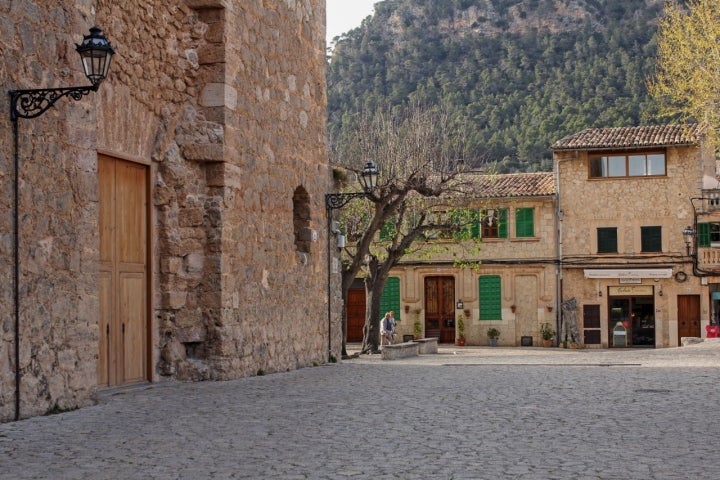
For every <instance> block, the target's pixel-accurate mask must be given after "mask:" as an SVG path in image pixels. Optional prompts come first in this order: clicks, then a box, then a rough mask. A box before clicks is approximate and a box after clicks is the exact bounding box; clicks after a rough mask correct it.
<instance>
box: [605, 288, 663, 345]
mask: <svg viewBox="0 0 720 480" xmlns="http://www.w3.org/2000/svg"><path fill="white" fill-rule="evenodd" d="M608 333H609V337H610V338H609V339H608V345H609V346H610V347H654V346H655V297H654V287H653V286H652V285H627V286H616V287H608Z"/></svg>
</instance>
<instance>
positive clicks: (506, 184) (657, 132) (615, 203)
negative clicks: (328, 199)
mask: <svg viewBox="0 0 720 480" xmlns="http://www.w3.org/2000/svg"><path fill="white" fill-rule="evenodd" d="M552 149H553V152H554V172H553V173H537V174H511V175H493V176H486V177H479V180H478V182H477V183H478V185H477V188H476V198H475V201H477V202H479V203H480V206H479V207H478V208H479V210H480V214H479V218H480V219H481V222H480V225H479V233H480V237H481V239H482V243H481V247H480V251H479V252H478V253H477V254H476V256H474V257H466V258H464V259H463V260H465V261H466V262H470V263H472V262H479V265H478V266H477V267H476V268H457V267H455V266H453V262H454V259H455V257H452V256H447V257H443V256H442V255H438V254H434V255H433V256H432V257H431V258H429V259H418V258H405V259H403V261H402V263H401V265H399V266H398V267H396V268H395V269H393V270H392V272H391V274H390V279H389V280H388V285H387V287H386V289H385V292H384V294H383V300H382V301H383V307H382V308H383V309H384V310H390V309H393V310H396V311H400V314H401V322H400V325H399V329H398V331H399V333H400V334H401V335H403V336H407V337H410V336H412V335H413V334H414V333H415V332H414V328H413V326H414V324H415V323H416V322H419V323H420V326H421V331H422V335H424V336H437V337H439V339H440V342H446V343H448V342H454V341H455V339H456V336H457V334H458V330H457V320H458V318H463V323H464V325H465V330H466V332H465V336H466V339H467V343H468V344H471V345H485V344H486V342H487V338H486V332H487V328H488V327H496V328H498V329H499V330H500V332H501V335H500V342H499V343H500V344H501V345H516V346H522V345H530V344H532V345H538V344H539V343H540V341H539V340H540V327H541V325H542V324H543V323H550V325H551V326H552V328H553V329H554V330H556V332H557V335H556V337H555V342H556V344H557V343H561V342H565V341H567V342H568V343H578V344H581V345H584V346H585V347H588V348H609V347H610V348H612V347H671V346H678V345H680V344H681V339H682V338H683V337H703V336H705V335H706V330H707V327H708V326H709V325H711V324H717V323H718V320H720V182H718V179H717V174H716V164H715V155H714V148H713V144H712V142H711V141H710V140H709V138H708V136H706V135H705V130H704V128H702V127H699V126H697V125H667V126H644V127H623V128H609V129H588V130H583V131H582V132H578V133H577V134H574V135H570V136H568V137H566V138H563V139H561V140H558V141H557V142H556V143H555V144H554V145H553V146H552ZM527 219H530V221H529V223H528V222H527ZM493 225H494V226H495V229H494V230H493V229H492V228H491V227H492V226H493ZM528 225H529V226H528ZM440 241H442V240H440ZM357 286H358V287H360V285H357ZM362 295H363V292H362V290H361V288H356V289H354V290H353V291H351V294H350V295H349V305H348V309H347V313H348V336H349V338H348V341H355V340H356V339H355V338H352V337H351V336H352V335H353V334H357V332H358V328H357V325H354V323H359V324H360V325H361V322H362V321H363V319H359V322H358V320H356V318H357V317H358V315H357V312H356V310H357V308H354V306H355V305H356V304H358V305H359V304H360V303H361V302H360V301H359V300H358V299H361V298H362ZM354 299H355V300H354ZM718 330H720V329H718ZM353 332H355V333H353ZM360 339H361V337H360Z"/></svg>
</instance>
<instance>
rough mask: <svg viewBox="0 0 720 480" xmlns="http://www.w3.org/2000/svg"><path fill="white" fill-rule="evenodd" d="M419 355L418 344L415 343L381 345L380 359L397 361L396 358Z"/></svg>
mask: <svg viewBox="0 0 720 480" xmlns="http://www.w3.org/2000/svg"><path fill="white" fill-rule="evenodd" d="M419 353H420V344H419V343H416V342H404V343H396V344H395V345H383V347H382V359H383V360H397V359H398V358H406V357H417V356H418V355H419Z"/></svg>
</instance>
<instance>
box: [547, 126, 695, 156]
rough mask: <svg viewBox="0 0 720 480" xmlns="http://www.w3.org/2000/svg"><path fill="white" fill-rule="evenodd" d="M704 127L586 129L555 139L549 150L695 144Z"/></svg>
mask: <svg viewBox="0 0 720 480" xmlns="http://www.w3.org/2000/svg"><path fill="white" fill-rule="evenodd" d="M705 130H706V128H705V127H704V126H700V125H698V124H687V125H648V126H642V127H616V128H588V129H585V130H583V131H581V132H579V133H574V134H572V135H568V136H567V137H565V138H562V139H560V140H558V141H557V142H555V143H554V144H553V145H552V147H551V148H552V150H607V149H617V148H647V147H669V146H673V145H696V144H698V143H699V142H700V138H701V136H702V134H703V133H704V132H705Z"/></svg>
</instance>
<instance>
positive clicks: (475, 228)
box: [470, 210, 480, 238]
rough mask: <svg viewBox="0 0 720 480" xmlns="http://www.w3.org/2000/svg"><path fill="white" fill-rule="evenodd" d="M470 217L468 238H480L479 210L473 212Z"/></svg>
mask: <svg viewBox="0 0 720 480" xmlns="http://www.w3.org/2000/svg"><path fill="white" fill-rule="evenodd" d="M471 215H472V224H471V225H470V238H480V210H473V211H472V212H471Z"/></svg>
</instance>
